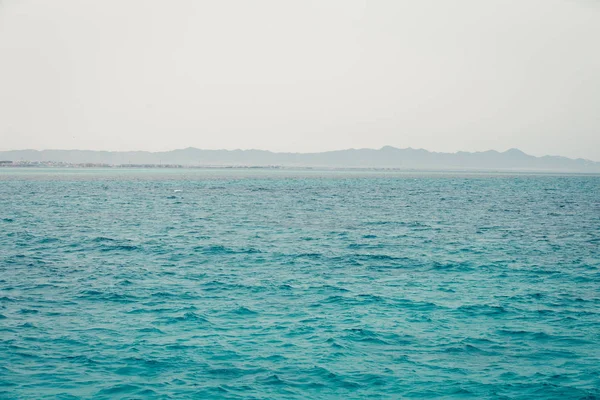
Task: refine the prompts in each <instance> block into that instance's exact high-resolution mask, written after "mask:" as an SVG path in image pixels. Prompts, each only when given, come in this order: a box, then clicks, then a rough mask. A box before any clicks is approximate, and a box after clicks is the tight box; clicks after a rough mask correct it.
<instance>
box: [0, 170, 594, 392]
mask: <svg viewBox="0 0 600 400" xmlns="http://www.w3.org/2000/svg"><path fill="white" fill-rule="evenodd" d="M438 397H446V398H478V399H479V398H506V399H513V398H514V399H520V398H522V399H530V398H536V399H538V398H540V399H546V398H547V399H550V398H562V399H582V398H588V399H592V398H600V177H599V176H576V175H570V176H569V175H565V176H551V175H523V174H521V175H518V174H513V175H502V174H442V173H437V174H436V173H398V172H396V173H394V172H349V171H330V172H322V171H321V172H320V171H280V170H274V171H267V170H91V169H81V170H68V169H67V170H60V169H7V168H6V169H0V398H2V399H13V398H14V399H42V398H61V399H71V398H93V399H113V398H124V399H154V398H157V399H170V398H172V399H182V398H215V399H219V398H240V399H241V398H244V399H292V398H298V399H300V398H369V399H370V398H438Z"/></svg>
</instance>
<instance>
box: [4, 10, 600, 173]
mask: <svg viewBox="0 0 600 400" xmlns="http://www.w3.org/2000/svg"><path fill="white" fill-rule="evenodd" d="M385 145H391V146H395V147H400V148H405V147H413V148H424V149H427V150H431V151H441V152H455V151H461V150H462V151H484V150H489V149H495V150H499V151H504V150H506V149H509V148H519V149H521V150H523V151H525V152H527V153H529V154H533V155H538V156H539V155H546V154H551V155H563V156H567V157H573V158H576V157H582V158H588V159H591V160H596V161H600V1H597V0H486V1H481V0H455V1H446V0H437V1H432V0H419V1H405V0H373V1H366V0H314V1H312V0H302V1H291V0H253V1H246V0H219V1H200V0H177V1H166V0H164V1H158V0H103V1H97V0H53V1H47V0H0V150H14V149H39V150H41V149H92V150H149V151H163V150H171V149H176V148H185V147H198V148H203V149H238V148H241V149H264V150H273V151H293V152H314V151H325V150H334V149H345V148H365V147H367V148H379V147H382V146H385Z"/></svg>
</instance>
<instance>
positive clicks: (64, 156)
mask: <svg viewBox="0 0 600 400" xmlns="http://www.w3.org/2000/svg"><path fill="white" fill-rule="evenodd" d="M0 161H13V162H14V161H30V162H60V163H71V164H85V163H93V164H110V165H127V164H137V165H139V164H145V165H147V164H176V165H183V166H281V167H324V168H397V169H422V170H513V171H554V172H592V173H593V172H600V162H595V161H590V160H584V159H581V158H578V159H571V158H566V157H560V156H543V157H535V156H532V155H528V154H525V153H524V152H522V151H520V150H518V149H510V150H507V151H504V152H498V151H495V150H489V151H484V152H473V153H470V152H463V151H459V152H457V153H437V152H431V151H427V150H423V149H412V148H406V149H399V148H395V147H391V146H385V147H382V148H381V149H347V150H337V151H327V152H321V153H276V152H271V151H266V150H201V149H197V148H193V147H189V148H186V149H179V150H172V151H163V152H147V151H124V152H121V151H93V150H42V151H38V150H11V151H0Z"/></svg>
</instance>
